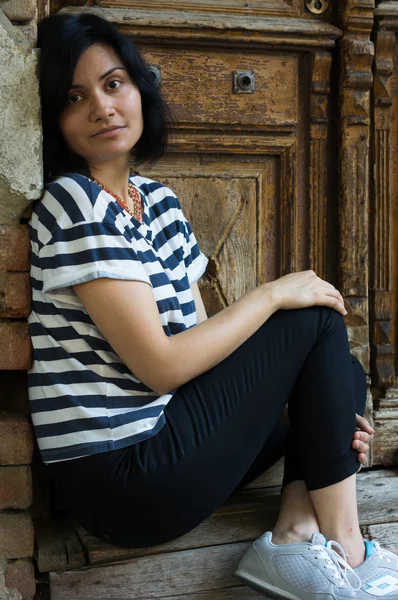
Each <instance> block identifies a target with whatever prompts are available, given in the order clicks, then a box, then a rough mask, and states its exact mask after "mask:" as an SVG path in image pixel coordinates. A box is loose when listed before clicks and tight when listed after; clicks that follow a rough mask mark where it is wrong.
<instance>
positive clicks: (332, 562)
mask: <svg viewBox="0 0 398 600" xmlns="http://www.w3.org/2000/svg"><path fill="white" fill-rule="evenodd" d="M334 547H335V548H337V549H338V550H339V552H340V554H339V553H338V552H336V550H334ZM310 550H315V551H316V552H319V554H320V555H321V557H322V558H323V560H324V561H325V562H326V564H327V566H328V568H329V569H330V570H331V571H332V573H333V575H334V576H335V577H336V579H337V585H338V587H342V586H343V585H346V586H347V587H349V588H351V589H352V590H353V591H354V592H357V591H358V590H360V589H361V585H362V581H361V578H360V577H359V576H358V575H357V574H356V573H355V571H354V569H352V568H351V567H350V565H349V564H348V563H347V561H346V555H345V552H344V550H343V548H342V547H341V546H340V544H339V543H338V542H335V541H334V540H330V541H329V542H328V543H327V544H326V546H321V545H314V546H311V547H310ZM347 572H349V573H350V574H351V576H352V579H353V580H354V581H356V582H357V585H358V587H355V586H354V585H352V583H351V582H350V580H349V579H348V577H347Z"/></svg>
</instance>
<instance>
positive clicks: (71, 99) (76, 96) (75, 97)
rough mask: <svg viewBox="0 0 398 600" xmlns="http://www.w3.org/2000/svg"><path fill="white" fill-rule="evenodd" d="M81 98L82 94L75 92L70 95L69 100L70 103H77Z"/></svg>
mask: <svg viewBox="0 0 398 600" xmlns="http://www.w3.org/2000/svg"><path fill="white" fill-rule="evenodd" d="M80 98H81V96H80V94H73V96H69V99H68V102H69V104H76V103H77V102H79V100H80Z"/></svg>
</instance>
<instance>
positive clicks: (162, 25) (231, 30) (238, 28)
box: [60, 5, 341, 50]
mask: <svg viewBox="0 0 398 600" xmlns="http://www.w3.org/2000/svg"><path fill="white" fill-rule="evenodd" d="M84 10H85V9H84V8H83V9H81V8H78V7H77V8H76V7H74V6H71V5H68V7H67V8H66V9H63V10H62V11H60V12H68V13H70V14H80V13H81V12H82V11H84ZM99 14H100V15H102V16H103V17H105V18H106V19H108V20H109V21H112V22H114V23H117V24H118V25H120V27H121V29H122V30H123V31H124V32H125V33H128V34H129V35H132V36H133V37H134V39H135V40H148V39H149V40H154V39H161V40H162V42H167V43H170V42H172V43H173V44H178V42H179V41H183V40H189V43H190V45H192V43H193V42H203V43H205V44H206V45H209V46H211V47H214V45H215V43H221V44H228V45H230V44H233V45H241V44H250V46H251V47H252V48H254V47H255V45H257V46H260V47H261V46H264V45H277V46H278V47H280V48H286V47H288V46H289V47H290V48H295V47H296V48H299V49H301V50H302V49H303V48H308V49H310V48H316V47H320V48H333V47H334V45H335V40H336V39H337V38H339V37H340V35H341V31H340V30H339V29H338V28H337V27H334V26H333V25H330V24H329V23H327V22H325V21H317V20H310V19H297V18H289V19H285V18H281V17H260V16H253V17H246V16H241V15H228V14H223V13H221V14H219V15H217V17H216V18H215V17H214V15H212V14H211V13H206V12H195V13H189V12H188V13H187V12H184V11H172V10H167V9H165V10H162V11H151V10H147V9H137V10H129V9H117V8H115V9H114V8H104V9H102V10H100V12H99Z"/></svg>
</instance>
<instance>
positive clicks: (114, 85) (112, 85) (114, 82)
mask: <svg viewBox="0 0 398 600" xmlns="http://www.w3.org/2000/svg"><path fill="white" fill-rule="evenodd" d="M120 85H121V82H120V81H117V80H116V79H113V80H112V81H110V82H109V83H108V87H110V88H111V90H117V88H118V87H120Z"/></svg>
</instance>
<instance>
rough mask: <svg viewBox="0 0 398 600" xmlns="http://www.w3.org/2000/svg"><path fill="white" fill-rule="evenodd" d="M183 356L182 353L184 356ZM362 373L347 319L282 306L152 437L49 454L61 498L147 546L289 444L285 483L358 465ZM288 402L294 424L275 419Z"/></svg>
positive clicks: (318, 482)
mask: <svg viewBox="0 0 398 600" xmlns="http://www.w3.org/2000/svg"><path fill="white" fill-rule="evenodd" d="M181 360H184V357H181ZM365 396H366V381H365V374H364V371H363V369H362V367H361V366H360V364H359V362H358V361H357V360H356V359H355V358H354V357H352V356H351V355H350V352H349V345H348V339H347V332H346V327H345V324H344V321H343V318H342V317H341V316H340V315H339V314H338V313H337V312H336V311H334V310H332V309H328V308H317V307H313V308H308V309H304V310H290V311H279V312H277V313H275V314H274V315H273V316H272V317H271V318H270V319H269V320H268V321H267V322H266V323H265V324H264V325H263V326H262V327H261V328H260V329H259V330H258V331H257V332H256V333H255V334H254V335H253V336H252V337H251V338H250V339H249V340H248V341H246V342H245V343H244V344H242V346H240V348H238V349H237V350H236V351H235V352H234V353H233V354H231V355H230V356H229V357H228V358H226V359H225V360H224V361H223V362H221V363H220V364H218V365H217V366H216V367H214V368H213V369H211V370H210V371H208V372H207V373H204V374H203V375H201V376H199V377H197V378H195V379H193V380H192V381H190V382H188V383H187V384H185V385H183V386H182V387H181V388H179V389H178V391H177V392H176V394H175V395H174V397H173V398H172V400H171V401H170V403H169V404H168V406H167V407H166V410H165V414H166V424H165V426H164V427H163V428H162V429H161V431H160V432H159V433H158V434H157V435H155V436H154V437H152V438H150V439H148V440H146V441H144V442H141V443H138V444H135V445H133V446H129V447H127V448H122V449H121V450H115V451H112V452H105V453H102V454H95V455H93V456H87V457H84V458H80V459H75V460H70V461H65V462H58V463H50V464H49V465H48V473H49V476H50V478H51V479H52V480H53V482H54V484H55V485H56V487H57V488H58V490H59V492H60V493H61V495H62V497H63V500H64V503H65V506H66V507H68V508H69V509H70V510H71V511H72V513H73V514H74V516H75V518H76V519H77V520H78V521H79V522H80V523H81V524H82V525H83V527H85V528H86V529H87V530H88V531H89V532H90V533H92V534H93V535H95V536H97V537H99V538H101V539H104V540H106V541H109V542H111V543H113V544H115V545H118V546H124V547H142V546H152V545H156V544H161V543H165V542H167V541H169V540H171V539H174V538H177V537H179V536H181V535H183V534H185V533H187V532H188V531H190V530H191V529H193V528H194V527H196V526H197V525H199V524H200V523H201V522H202V521H203V520H204V519H206V518H207V517H208V516H209V515H210V514H211V513H212V512H213V511H214V510H215V509H216V508H218V507H219V506H220V505H221V504H222V503H223V502H224V501H225V500H226V499H227V498H228V497H229V496H230V494H231V493H232V492H233V491H234V490H235V489H237V488H241V487H243V486H244V485H246V484H247V483H248V482H249V481H251V480H253V479H254V478H255V477H257V476H258V475H260V473H262V472H263V471H265V470H266V469H267V468H268V467H269V466H271V465H272V464H273V463H274V462H275V461H276V460H277V459H278V458H279V457H281V456H282V455H283V454H285V453H286V459H285V478H284V484H285V485H286V484H287V483H289V482H291V481H294V480H297V479H303V480H304V481H305V483H306V485H307V488H308V489H309V490H315V489H319V488H323V487H326V486H329V485H332V484H333V483H337V482H338V481H342V480H343V479H345V478H347V477H349V476H350V475H353V474H354V473H355V472H356V471H357V469H358V466H359V463H358V461H357V453H356V452H355V450H353V449H352V447H351V444H352V440H353V434H354V431H355V413H356V412H357V413H360V414H363V411H364V406H365ZM287 402H288V404H289V419H290V427H286V426H282V425H280V424H279V419H280V416H281V413H282V411H283V409H284V407H285V405H286V403H287Z"/></svg>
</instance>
